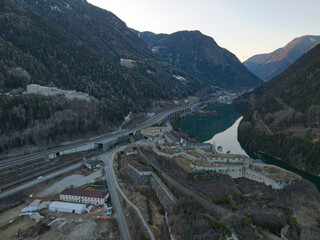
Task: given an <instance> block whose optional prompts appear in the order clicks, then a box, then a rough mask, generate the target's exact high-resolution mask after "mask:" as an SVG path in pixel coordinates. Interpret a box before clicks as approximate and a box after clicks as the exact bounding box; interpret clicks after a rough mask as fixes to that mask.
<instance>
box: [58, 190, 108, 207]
mask: <svg viewBox="0 0 320 240" xmlns="http://www.w3.org/2000/svg"><path fill="white" fill-rule="evenodd" d="M108 197H109V193H108V192H107V191H97V190H84V189H80V188H67V189H65V190H64V191H63V192H62V193H60V200H62V201H66V202H77V203H86V204H94V205H102V204H104V203H105V201H107V199H108Z"/></svg>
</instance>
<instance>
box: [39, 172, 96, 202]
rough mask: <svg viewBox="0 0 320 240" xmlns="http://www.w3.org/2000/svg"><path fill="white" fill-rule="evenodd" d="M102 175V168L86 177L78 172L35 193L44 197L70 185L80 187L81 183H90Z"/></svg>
mask: <svg viewBox="0 0 320 240" xmlns="http://www.w3.org/2000/svg"><path fill="white" fill-rule="evenodd" d="M100 177H102V170H101V169H100V170H98V171H96V172H94V173H92V174H90V175H88V176H86V177H84V176H83V175H80V174H76V175H71V176H68V177H65V178H64V179H62V180H60V181H58V182H55V183H54V184H52V185H51V186H50V187H48V188H46V189H45V190H44V191H42V192H40V193H38V194H37V196H38V197H46V196H51V195H55V194H58V193H60V192H62V191H63V190H64V189H65V188H67V187H68V186H70V185H73V186H74V187H80V186H82V185H85V184H87V183H90V182H91V181H92V180H94V179H95V178H100Z"/></svg>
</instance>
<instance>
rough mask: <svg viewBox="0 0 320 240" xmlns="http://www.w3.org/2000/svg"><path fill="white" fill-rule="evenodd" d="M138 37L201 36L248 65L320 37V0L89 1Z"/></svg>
mask: <svg viewBox="0 0 320 240" xmlns="http://www.w3.org/2000/svg"><path fill="white" fill-rule="evenodd" d="M88 1H89V2H90V3H92V4H94V5H96V6H99V7H101V8H104V9H107V10H109V11H111V12H113V13H114V14H115V15H117V16H118V17H119V18H121V19H122V20H123V21H124V22H126V24H127V26H128V27H131V28H134V29H136V30H138V31H152V32H155V33H173V32H176V31H179V30H200V31H201V32H202V33H203V34H206V35H209V36H211V37H213V38H214V39H215V41H216V42H217V43H218V44H219V45H220V46H221V47H224V48H227V49H228V50H230V51H231V52H233V53H234V54H236V55H237V57H238V58H239V59H240V60H241V61H244V60H246V59H247V58H249V57H251V56H252V55H255V54H259V53H266V52H271V51H273V50H275V49H277V48H279V47H282V46H284V45H285V44H287V43H288V42H289V41H291V40H292V39H293V38H295V37H299V36H302V35H320V14H319V10H320V1H319V0H304V1H302V0H258V1H257V0H241V1H239V0H197V1H195V0H162V1H155V0H112V1H111V0H107V1H102V0H88Z"/></svg>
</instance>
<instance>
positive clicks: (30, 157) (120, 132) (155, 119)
mask: <svg viewBox="0 0 320 240" xmlns="http://www.w3.org/2000/svg"><path fill="white" fill-rule="evenodd" d="M199 104H200V102H196V103H193V104H190V105H187V106H183V107H178V108H175V109H171V110H168V111H165V112H161V113H158V114H156V115H155V116H153V117H151V118H149V119H148V120H146V121H145V122H143V123H141V124H139V125H138V126H136V127H134V128H132V129H126V130H118V131H115V132H113V133H106V134H103V135H100V136H97V137H93V138H89V139H86V140H82V141H79V142H74V143H70V144H66V145H64V146H60V147H57V148H53V149H49V150H45V151H41V152H37V153H32V154H29V155H24V156H21V157H16V158H11V159H6V160H2V161H0V167H5V166H9V165H12V164H16V163H20V162H24V161H29V160H33V159H36V158H40V157H45V156H48V155H49V154H51V153H57V152H59V151H64V150H67V149H71V148H75V147H80V146H84V145H86V144H89V143H95V142H101V141H105V140H112V139H116V138H118V137H122V136H125V135H129V134H130V133H133V132H136V131H139V130H141V129H143V128H146V127H149V126H152V125H153V124H155V123H157V122H159V121H160V120H162V119H164V118H166V117H167V116H168V115H170V114H172V113H174V112H177V111H181V110H184V109H187V108H190V107H196V106H198V105H199Z"/></svg>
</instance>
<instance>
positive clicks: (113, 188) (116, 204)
mask: <svg viewBox="0 0 320 240" xmlns="http://www.w3.org/2000/svg"><path fill="white" fill-rule="evenodd" d="M124 148H125V147H121V148H117V149H114V150H112V151H109V152H108V153H105V154H103V155H100V156H99V158H100V159H101V160H102V161H103V162H104V163H105V171H106V178H107V185H108V188H109V192H110V195H111V200H112V204H113V208H114V210H115V213H116V214H117V219H118V225H119V230H120V234H121V239H123V240H127V239H131V238H130V234H129V230H128V226H127V223H126V220H125V217H124V214H123V211H122V207H121V204H120V200H119V197H118V194H117V190H118V191H119V192H120V194H121V195H122V197H123V198H124V199H125V200H126V201H127V202H128V203H129V204H130V205H131V206H132V207H133V208H134V209H135V210H136V212H137V213H138V216H139V218H140V219H141V221H142V224H143V225H144V227H145V228H146V229H147V231H148V233H149V236H150V238H151V239H152V240H154V239H155V238H154V235H153V233H152V231H151V229H150V228H149V226H148V224H147V223H146V221H145V220H144V218H143V216H142V214H141V212H140V210H139V209H138V208H137V207H136V206H135V205H134V204H133V203H132V202H130V200H129V199H128V198H127V196H126V195H125V193H124V192H123V191H122V190H121V188H120V186H119V183H118V181H117V178H116V175H115V173H114V170H113V159H114V155H115V153H116V152H118V151H122V150H123V149H124Z"/></svg>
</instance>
